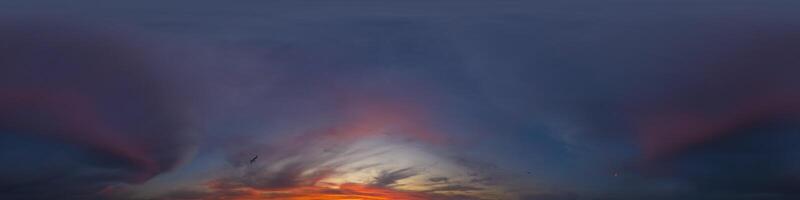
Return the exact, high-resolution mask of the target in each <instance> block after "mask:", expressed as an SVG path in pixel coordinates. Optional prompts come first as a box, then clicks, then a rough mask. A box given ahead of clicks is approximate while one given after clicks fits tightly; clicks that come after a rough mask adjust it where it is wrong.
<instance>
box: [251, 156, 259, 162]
mask: <svg viewBox="0 0 800 200" xmlns="http://www.w3.org/2000/svg"><path fill="white" fill-rule="evenodd" d="M256 159H258V156H256V157H253V159H250V164H253V162H256Z"/></svg>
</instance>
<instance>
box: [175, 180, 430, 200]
mask: <svg viewBox="0 0 800 200" xmlns="http://www.w3.org/2000/svg"><path fill="white" fill-rule="evenodd" d="M207 187H208V189H209V191H208V193H206V194H205V195H204V196H202V197H199V199H220V200H222V199H226V200H277V199H280V200H427V199H430V198H429V196H428V195H427V194H424V193H421V192H413V191H399V190H394V189H391V188H384V187H375V186H369V185H364V184H356V183H345V184H341V185H338V186H336V187H323V186H297V187H291V188H276V189H273V188H267V189H259V188H253V187H246V186H242V187H229V186H223V185H221V184H219V183H217V182H210V183H208V184H207ZM175 199H193V198H180V197H177V198H175Z"/></svg>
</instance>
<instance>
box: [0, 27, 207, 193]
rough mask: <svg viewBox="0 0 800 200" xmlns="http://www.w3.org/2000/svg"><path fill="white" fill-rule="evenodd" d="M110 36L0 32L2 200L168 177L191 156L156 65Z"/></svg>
mask: <svg viewBox="0 0 800 200" xmlns="http://www.w3.org/2000/svg"><path fill="white" fill-rule="evenodd" d="M113 31H117V30H102V31H100V30H96V31H91V30H89V29H84V28H78V27H75V26H68V25H63V24H58V23H46V22H42V21H25V22H16V21H5V22H4V23H2V25H0V40H2V41H3V45H2V47H0V57H1V58H0V65H2V66H3V67H2V68H0V133H2V135H0V136H1V137H3V142H4V143H5V144H6V145H3V147H2V149H3V153H2V158H3V160H5V161H4V163H6V164H4V165H2V166H0V168H2V178H0V179H2V181H0V187H2V190H3V192H2V196H5V195H8V196H9V197H14V196H15V195H21V196H20V197H25V198H34V197H40V198H49V197H54V196H53V195H56V196H62V197H63V198H73V197H74V196H72V195H76V194H80V195H84V197H82V198H88V197H87V196H85V195H88V194H97V193H98V192H100V189H102V188H103V187H104V186H109V184H113V183H123V182H125V183H141V182H144V181H146V180H148V179H150V178H151V177H153V176H155V175H157V174H159V173H161V172H164V171H168V170H170V169H172V168H173V167H175V166H176V165H177V164H178V163H179V162H180V160H181V159H183V157H184V155H185V154H186V153H187V152H188V151H189V150H190V147H191V144H192V143H193V142H192V141H191V140H192V139H191V137H188V135H187V134H186V133H185V131H184V130H183V129H184V128H185V127H186V122H185V120H184V118H183V117H182V116H181V112H182V110H181V108H180V106H179V104H177V102H176V101H177V99H176V98H175V97H174V96H173V95H171V94H170V91H169V89H168V86H166V85H167V84H165V83H164V81H162V80H160V78H159V77H158V76H156V75H155V74H154V73H153V71H152V70H154V68H155V67H157V66H158V63H157V61H155V60H151V58H149V57H148V56H149V55H148V54H147V53H146V52H145V49H144V48H143V47H141V46H140V45H141V44H135V43H133V41H127V40H126V39H125V38H124V37H117V36H112V35H114V34H112V33H104V32H113ZM28 156H36V157H35V158H30V157H28Z"/></svg>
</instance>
